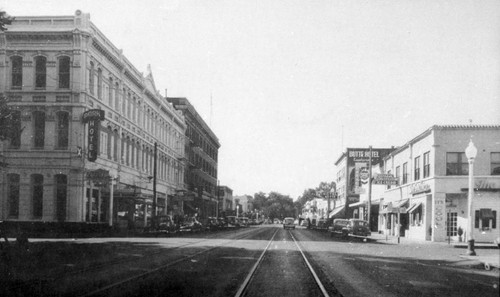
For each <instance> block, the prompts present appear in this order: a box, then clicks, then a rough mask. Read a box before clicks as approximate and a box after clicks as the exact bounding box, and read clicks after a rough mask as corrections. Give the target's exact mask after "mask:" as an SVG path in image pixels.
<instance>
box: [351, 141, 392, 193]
mask: <svg viewBox="0 0 500 297" xmlns="http://www.w3.org/2000/svg"><path fill="white" fill-rule="evenodd" d="M391 151H392V149H378V148H372V149H371V152H370V149H369V148H348V149H347V174H348V179H347V194H348V195H352V194H355V195H359V194H363V192H364V188H363V187H362V185H363V184H366V183H368V177H369V170H370V168H368V164H369V162H370V159H371V163H372V166H373V165H375V164H379V163H380V162H381V161H382V160H383V158H384V157H385V156H387V155H388V154H389V153H390V152H391Z"/></svg>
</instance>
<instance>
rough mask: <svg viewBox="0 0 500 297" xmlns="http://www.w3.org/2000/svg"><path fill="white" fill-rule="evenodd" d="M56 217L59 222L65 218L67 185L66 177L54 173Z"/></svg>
mask: <svg viewBox="0 0 500 297" xmlns="http://www.w3.org/2000/svg"><path fill="white" fill-rule="evenodd" d="M54 177H55V183H56V189H55V190H56V192H55V195H56V218H57V221H59V222H64V221H65V220H66V199H67V187H68V178H67V176H66V175H63V174H56V175H55V176H54Z"/></svg>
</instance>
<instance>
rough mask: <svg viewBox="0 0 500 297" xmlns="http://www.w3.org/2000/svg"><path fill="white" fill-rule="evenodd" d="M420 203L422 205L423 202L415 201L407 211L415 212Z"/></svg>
mask: <svg viewBox="0 0 500 297" xmlns="http://www.w3.org/2000/svg"><path fill="white" fill-rule="evenodd" d="M420 205H422V202H418V203H414V204H413V205H412V206H411V207H410V208H408V210H407V211H406V212H408V213H410V212H414V211H415V210H417V208H418V207H419V206H420Z"/></svg>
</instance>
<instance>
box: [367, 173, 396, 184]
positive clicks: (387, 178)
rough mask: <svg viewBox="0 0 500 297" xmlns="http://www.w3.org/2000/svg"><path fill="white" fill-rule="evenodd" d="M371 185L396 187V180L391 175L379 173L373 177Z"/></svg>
mask: <svg viewBox="0 0 500 297" xmlns="http://www.w3.org/2000/svg"><path fill="white" fill-rule="evenodd" d="M372 184H374V185H391V186H397V185H398V180H397V178H395V177H394V175H392V174H387V173H380V174H377V175H375V178H374V179H373V182H372Z"/></svg>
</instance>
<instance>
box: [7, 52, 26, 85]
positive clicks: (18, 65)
mask: <svg viewBox="0 0 500 297" xmlns="http://www.w3.org/2000/svg"><path fill="white" fill-rule="evenodd" d="M10 59H11V63H12V88H13V89H21V88H22V87H23V58H22V57H19V56H14V57H12V58H10Z"/></svg>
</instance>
